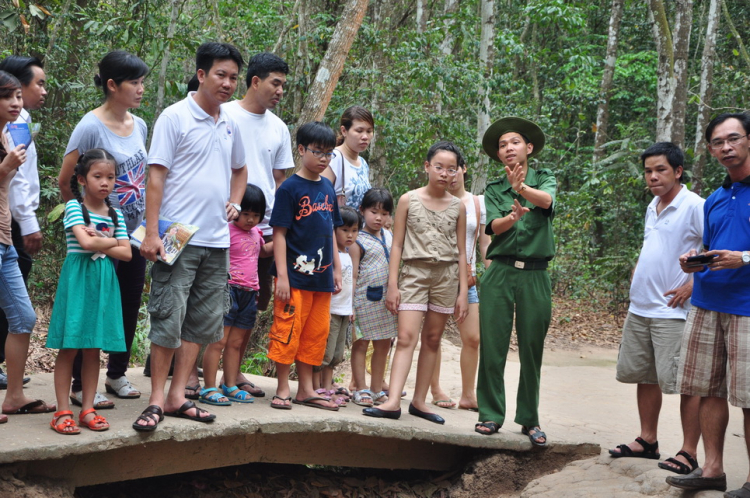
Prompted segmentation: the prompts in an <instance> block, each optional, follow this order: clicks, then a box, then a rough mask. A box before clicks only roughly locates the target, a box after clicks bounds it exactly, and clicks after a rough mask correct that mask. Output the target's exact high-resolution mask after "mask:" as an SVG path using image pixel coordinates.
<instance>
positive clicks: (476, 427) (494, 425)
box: [474, 422, 500, 436]
mask: <svg viewBox="0 0 750 498" xmlns="http://www.w3.org/2000/svg"><path fill="white" fill-rule="evenodd" d="M480 427H486V428H487V429H489V431H480V430H479V428H480ZM499 430H500V424H498V423H497V422H479V423H477V424H475V425H474V432H478V433H479V434H481V435H483V436H491V435H493V434H495V433H496V432H497V431H499Z"/></svg>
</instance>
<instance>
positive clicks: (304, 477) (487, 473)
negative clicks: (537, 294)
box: [0, 299, 623, 498]
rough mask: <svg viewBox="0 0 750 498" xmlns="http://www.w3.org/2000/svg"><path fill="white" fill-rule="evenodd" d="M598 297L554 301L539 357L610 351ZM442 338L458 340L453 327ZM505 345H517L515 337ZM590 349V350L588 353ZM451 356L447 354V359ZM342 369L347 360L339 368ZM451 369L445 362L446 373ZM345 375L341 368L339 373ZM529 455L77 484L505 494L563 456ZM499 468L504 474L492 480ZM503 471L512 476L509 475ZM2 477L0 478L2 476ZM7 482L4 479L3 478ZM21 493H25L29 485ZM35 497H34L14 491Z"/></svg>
mask: <svg viewBox="0 0 750 498" xmlns="http://www.w3.org/2000/svg"><path fill="white" fill-rule="evenodd" d="M604 309H606V307H605V306H603V305H602V304H601V303H591V302H577V301H572V300H564V299H557V300H556V301H555V303H554V305H553V320H552V325H551V327H550V330H549V334H548V336H547V340H546V344H547V349H546V353H545V363H547V362H551V363H553V364H554V363H559V362H566V361H569V360H570V359H571V358H576V357H577V355H576V354H575V352H576V351H578V350H579V349H581V348H585V349H586V350H587V351H596V350H598V349H600V348H601V349H605V350H608V351H611V350H612V349H614V348H616V347H617V345H618V344H619V337H620V330H621V325H622V318H623V317H621V316H613V315H612V314H610V313H608V312H606V311H601V310H604ZM40 321H41V322H42V324H41V326H40V329H41V330H40V331H39V332H40V333H39V334H35V335H36V337H35V339H34V340H33V343H32V348H31V351H30V355H29V364H28V368H29V370H30V372H32V373H33V372H38V371H51V370H52V369H53V367H54V351H50V350H47V349H46V348H44V340H45V339H46V337H45V335H46V334H45V329H46V324H45V323H44V322H43V320H40ZM445 339H446V340H449V341H451V342H452V343H454V344H456V345H460V340H459V339H458V334H457V331H456V330H455V327H449V330H447V331H446V335H445ZM511 347H512V348H513V349H515V341H514V342H513V343H512V345H511ZM587 354H591V353H587ZM448 361H451V360H448ZM343 368H344V369H346V368H348V365H344V366H343ZM456 370H457V369H453V368H445V369H444V370H443V371H444V372H446V373H445V375H451V373H450V372H453V371H456ZM342 374H344V375H345V372H342ZM524 458H532V457H529V456H522V457H518V456H514V455H504V454H494V455H490V456H487V457H486V458H483V459H480V460H478V461H476V462H473V463H472V464H470V465H469V466H467V468H465V469H462V470H460V471H455V472H451V473H448V474H445V473H438V472H426V471H414V470H412V471H404V470H401V471H390V470H387V471H386V470H380V469H354V468H331V467H317V466H299V465H278V464H257V463H256V464H248V465H243V466H238V467H227V468H220V469H212V470H205V471H200V472H191V473H189V474H178V475H172V476H164V477H158V478H151V479H142V480H136V481H129V482H124V483H112V484H106V485H99V486H92V487H86V488H78V489H77V490H76V491H75V496H76V497H80V498H93V497H97V498H129V497H133V496H140V497H143V498H147V497H151V496H154V497H156V496H158V497H163V498H171V497H175V498H176V497H180V498H207V497H211V498H224V497H226V498H238V497H243V498H255V497H267V496H283V497H289V498H293V497H324V496H325V497H455V498H475V497H485V496H487V497H497V498H503V497H511V496H518V493H519V492H520V491H521V490H522V489H523V488H524V487H525V486H526V484H528V483H529V482H530V481H531V480H533V479H535V478H536V477H539V476H541V475H544V474H548V473H550V472H555V471H557V470H559V469H560V468H562V466H564V465H565V464H566V463H567V462H566V461H564V460H562V459H559V460H558V459H556V458H548V459H545V461H544V462H539V461H538V460H534V461H531V460H529V461H524ZM499 469H502V473H503V476H505V477H504V478H502V479H500V478H498V472H499ZM508 476H513V478H512V479H509V478H508ZM0 481H1V479H0ZM6 484H8V483H7V482H6ZM27 491H30V490H29V489H27ZM18 496H29V497H31V496H35V495H26V494H23V495H18Z"/></svg>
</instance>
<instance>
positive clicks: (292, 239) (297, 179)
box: [270, 175, 343, 292]
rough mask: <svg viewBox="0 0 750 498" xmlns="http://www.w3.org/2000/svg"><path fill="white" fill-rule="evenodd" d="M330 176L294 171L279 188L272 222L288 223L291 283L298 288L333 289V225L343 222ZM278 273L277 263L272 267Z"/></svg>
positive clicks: (273, 224) (285, 226) (281, 225)
mask: <svg viewBox="0 0 750 498" xmlns="http://www.w3.org/2000/svg"><path fill="white" fill-rule="evenodd" d="M342 224H343V222H342V221H341V216H340V215H339V206H338V203H337V202H336V194H335V193H334V190H333V185H332V184H331V182H330V180H328V179H327V178H324V177H320V179H319V180H318V181H312V180H307V179H305V178H302V177H301V176H299V175H292V176H291V177H289V178H288V179H287V180H285V181H284V183H282V184H281V187H279V189H278V190H277V191H276V199H275V201H274V205H273V213H271V221H270V225H271V226H272V227H284V228H286V229H287V232H286V260H287V274H288V275H289V285H290V286H291V287H294V288H295V289H302V290H309V291H316V292H333V291H334V287H333V251H334V249H335V248H336V240H335V238H334V235H333V228H334V227H337V226H341V225H342ZM271 274H272V275H276V266H275V264H274V266H273V267H272V268H271Z"/></svg>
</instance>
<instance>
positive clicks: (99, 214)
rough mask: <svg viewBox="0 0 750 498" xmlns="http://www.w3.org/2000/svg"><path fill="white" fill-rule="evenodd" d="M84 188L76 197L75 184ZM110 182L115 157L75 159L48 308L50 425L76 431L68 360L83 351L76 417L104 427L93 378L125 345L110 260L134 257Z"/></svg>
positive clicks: (96, 152)
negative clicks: (61, 255)
mask: <svg viewBox="0 0 750 498" xmlns="http://www.w3.org/2000/svg"><path fill="white" fill-rule="evenodd" d="M79 184H81V185H83V186H84V187H85V189H86V190H85V193H86V196H85V197H83V198H82V197H81V192H80V190H79V187H78V185H79ZM114 186H115V159H114V157H112V155H111V154H110V153H109V152H107V151H105V150H103V149H89V150H88V151H86V153H85V154H83V155H82V156H80V157H79V158H78V163H77V164H76V166H75V174H74V175H73V176H72V177H71V179H70V188H71V190H72V191H73V194H74V195H75V197H76V198H75V199H74V200H71V201H68V203H67V204H66V205H65V217H64V219H63V222H64V224H65V240H66V244H67V247H68V254H67V256H65V263H63V267H62V270H61V272H60V281H59V283H58V287H57V293H56V294H55V305H54V307H53V308H52V317H51V319H50V325H49V332H48V334H47V347H48V348H53V349H59V350H60V351H59V353H58V354H57V360H56V361H55V395H56V396H57V406H58V409H59V411H57V412H56V413H55V415H54V418H53V419H52V422H51V423H50V426H51V427H52V429H53V430H54V431H56V432H58V433H60V434H80V432H81V429H80V428H79V427H78V425H77V424H76V421H75V419H74V418H73V412H72V411H70V399H69V397H68V392H69V391H70V384H71V379H72V377H73V360H74V359H75V356H76V353H78V350H79V349H81V350H82V352H83V368H82V377H81V381H82V385H83V391H82V392H83V394H82V403H81V406H82V408H81V413H80V415H79V416H78V422H79V423H80V424H82V425H85V426H86V427H88V428H89V429H91V430H92V431H106V430H107V429H109V423H107V420H106V419H105V418H104V417H102V416H100V415H97V413H96V410H95V409H94V395H95V394H96V385H97V382H98V380H99V351H100V350H104V351H106V352H111V353H121V352H124V351H126V347H125V331H124V329H123V325H122V304H121V303H120V285H119V284H118V281H117V274H116V273H115V266H114V264H112V260H111V259H110V258H116V259H119V260H121V261H130V258H131V257H132V253H131V249H130V243H129V242H128V234H127V231H126V229H125V220H124V218H123V216H122V213H121V212H120V211H119V210H117V209H115V208H113V207H112V206H111V205H110V203H109V194H110V193H111V192H112V189H113V188H114Z"/></svg>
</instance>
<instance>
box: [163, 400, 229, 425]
mask: <svg viewBox="0 0 750 498" xmlns="http://www.w3.org/2000/svg"><path fill="white" fill-rule="evenodd" d="M191 408H195V410H196V413H198V415H188V414H187V413H185V412H187V411H188V410H189V409H191ZM201 413H208V412H207V411H206V410H204V409H202V408H198V407H197V406H195V403H193V402H192V401H185V402H184V403H183V404H182V406H181V407H180V408H178V409H177V411H174V412H164V415H166V416H167V417H176V418H186V419H188V420H192V421H194V422H203V423H204V424H207V423H209V422H213V421H214V419H215V418H216V415H213V414H211V413H209V414H208V416H207V417H201V416H200V415H199V414H201Z"/></svg>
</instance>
